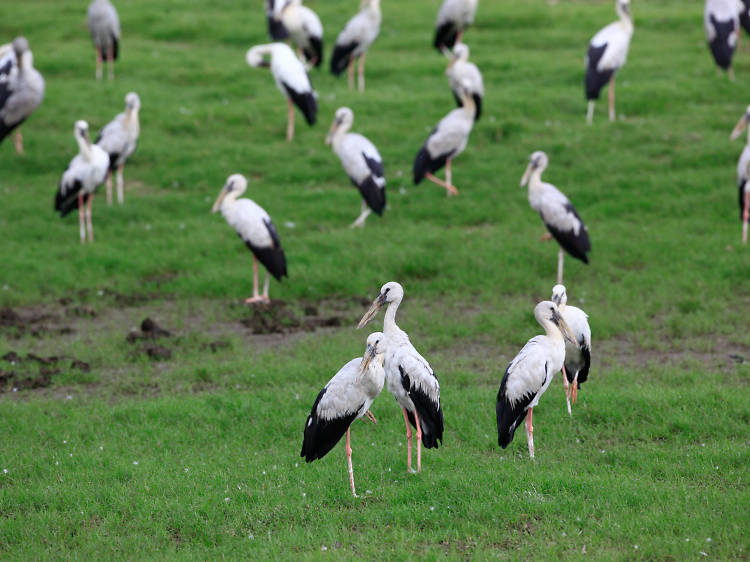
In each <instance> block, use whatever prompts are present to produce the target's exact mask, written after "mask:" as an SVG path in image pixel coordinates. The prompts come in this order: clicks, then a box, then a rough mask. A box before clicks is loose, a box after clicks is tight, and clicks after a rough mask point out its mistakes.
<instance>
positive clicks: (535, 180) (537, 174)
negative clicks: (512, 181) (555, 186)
mask: <svg viewBox="0 0 750 562" xmlns="http://www.w3.org/2000/svg"><path fill="white" fill-rule="evenodd" d="M543 171H544V168H536V169H535V170H534V171H532V172H531V175H530V176H529V189H530V190H535V189H538V188H539V187H541V186H542V172H543Z"/></svg>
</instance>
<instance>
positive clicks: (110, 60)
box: [107, 44, 115, 80]
mask: <svg viewBox="0 0 750 562" xmlns="http://www.w3.org/2000/svg"><path fill="white" fill-rule="evenodd" d="M107 71H108V72H107V78H109V79H110V80H113V79H114V77H115V46H114V45H111V44H110V46H109V48H108V49H107Z"/></svg>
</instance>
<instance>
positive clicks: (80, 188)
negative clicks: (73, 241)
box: [55, 121, 109, 244]
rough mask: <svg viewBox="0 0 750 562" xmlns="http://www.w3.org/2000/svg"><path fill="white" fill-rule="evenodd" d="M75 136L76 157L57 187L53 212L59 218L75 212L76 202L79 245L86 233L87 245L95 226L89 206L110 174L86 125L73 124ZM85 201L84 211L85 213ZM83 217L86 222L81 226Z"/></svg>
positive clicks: (104, 157)
mask: <svg viewBox="0 0 750 562" xmlns="http://www.w3.org/2000/svg"><path fill="white" fill-rule="evenodd" d="M74 134H75V138H76V141H77V142H78V154H77V155H76V157H75V158H73V160H71V161H70V164H68V167H67V168H66V169H65V172H63V175H62V179H61V180H60V186H59V188H58V190H57V195H56V196H55V210H56V211H58V212H59V213H60V216H61V217H64V216H65V215H67V214H68V213H69V212H70V211H72V210H73V209H75V207H76V200H77V201H78V226H79V231H80V234H81V244H83V243H84V242H86V231H88V240H89V242H93V241H94V225H93V224H92V222H91V205H92V202H93V200H94V192H95V191H96V189H97V188H98V187H99V186H100V185H101V184H102V183H103V182H104V178H105V177H106V176H107V171H108V170H109V156H108V155H107V153H106V152H104V150H102V149H101V148H100V147H98V146H97V145H95V144H91V139H90V138H89V124H88V123H86V121H76V124H75V129H74ZM84 198H86V209H85V212H84ZM84 214H85V217H86V219H85V222H84Z"/></svg>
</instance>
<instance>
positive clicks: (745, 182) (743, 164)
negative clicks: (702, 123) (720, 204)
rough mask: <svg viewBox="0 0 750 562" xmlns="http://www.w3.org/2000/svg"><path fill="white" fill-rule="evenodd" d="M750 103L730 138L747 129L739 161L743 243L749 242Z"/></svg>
mask: <svg viewBox="0 0 750 562" xmlns="http://www.w3.org/2000/svg"><path fill="white" fill-rule="evenodd" d="M748 123H750V105H748V106H747V109H746V110H745V113H744V114H743V115H742V117H740V120H739V121H738V122H737V124H736V125H735V126H734V129H732V134H731V135H730V136H729V140H730V141H733V140H735V139H736V138H739V136H740V135H741V134H742V131H744V130H745V129H747V143H746V144H745V148H743V149H742V154H740V159H739V160H738V161H737V187H738V190H739V201H740V220H741V221H742V243H743V244H747V223H748V219H749V218H750V127H748Z"/></svg>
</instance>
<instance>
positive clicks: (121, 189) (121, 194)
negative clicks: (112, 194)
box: [117, 164, 125, 205]
mask: <svg viewBox="0 0 750 562" xmlns="http://www.w3.org/2000/svg"><path fill="white" fill-rule="evenodd" d="M124 167H125V164H120V165H119V166H117V202H118V203H119V204H120V205H122V204H123V203H124V202H125V179H124V178H123V176H122V170H123V168H124Z"/></svg>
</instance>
